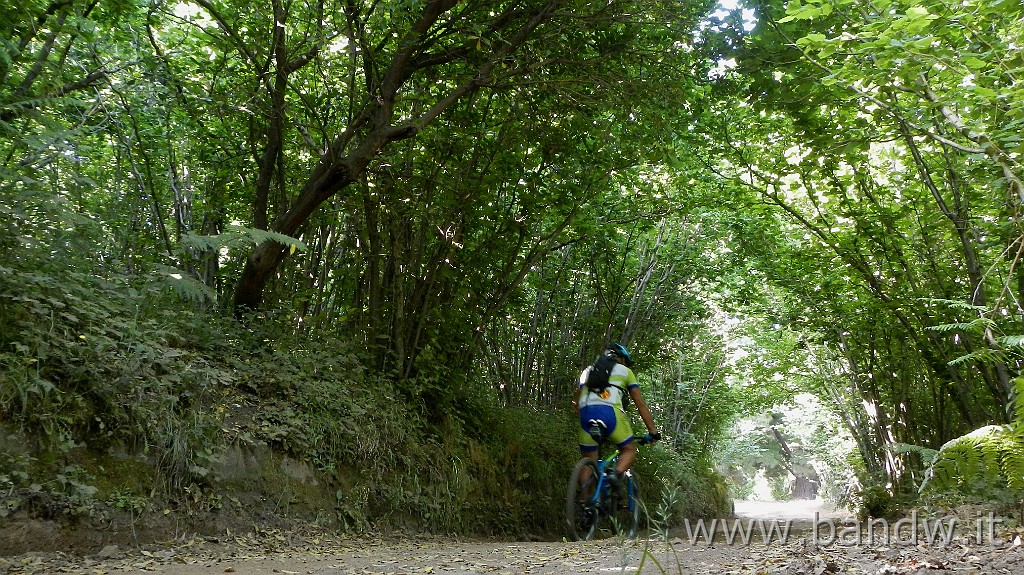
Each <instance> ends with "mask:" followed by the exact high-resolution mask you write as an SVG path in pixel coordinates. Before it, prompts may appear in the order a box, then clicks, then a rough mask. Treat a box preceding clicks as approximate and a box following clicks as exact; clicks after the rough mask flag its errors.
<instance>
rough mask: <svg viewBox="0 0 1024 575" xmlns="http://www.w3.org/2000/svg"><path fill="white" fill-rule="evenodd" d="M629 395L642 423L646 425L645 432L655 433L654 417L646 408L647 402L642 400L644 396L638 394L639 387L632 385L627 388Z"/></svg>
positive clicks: (656, 428) (656, 430) (656, 429)
mask: <svg viewBox="0 0 1024 575" xmlns="http://www.w3.org/2000/svg"><path fill="white" fill-rule="evenodd" d="M629 397H630V399H632V400H633V403H634V404H636V410H637V413H639V414H640V419H643V420H644V425H646V426H647V432H648V433H650V434H652V435H653V434H655V433H657V432H658V427H657V426H656V425H654V418H653V417H651V410H650V409H648V408H647V402H645V401H644V396H643V395H641V394H640V388H639V387H636V386H633V387H630V388H629Z"/></svg>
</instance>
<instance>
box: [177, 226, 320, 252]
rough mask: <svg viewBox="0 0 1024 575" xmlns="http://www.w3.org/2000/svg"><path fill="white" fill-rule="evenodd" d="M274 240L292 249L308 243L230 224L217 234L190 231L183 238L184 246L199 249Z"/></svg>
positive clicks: (297, 249)
mask: <svg viewBox="0 0 1024 575" xmlns="http://www.w3.org/2000/svg"><path fill="white" fill-rule="evenodd" d="M267 240H273V241H275V242H277V243H279V244H281V245H285V246H288V247H289V248H290V249H291V251H293V252H294V251H300V252H301V251H305V250H306V244H305V243H303V242H302V241H300V240H297V239H295V238H293V237H291V236H286V235H284V234H280V233H277V232H271V231H267V230H259V229H256V228H246V227H243V226H236V225H230V226H228V227H227V229H226V230H224V233H221V234H218V235H215V236H201V235H198V234H193V233H189V234H186V235H185V236H183V237H182V238H181V245H182V247H186V248H194V249H197V250H199V251H216V250H219V249H221V248H245V247H250V246H254V245H256V244H261V243H263V242H265V241H267Z"/></svg>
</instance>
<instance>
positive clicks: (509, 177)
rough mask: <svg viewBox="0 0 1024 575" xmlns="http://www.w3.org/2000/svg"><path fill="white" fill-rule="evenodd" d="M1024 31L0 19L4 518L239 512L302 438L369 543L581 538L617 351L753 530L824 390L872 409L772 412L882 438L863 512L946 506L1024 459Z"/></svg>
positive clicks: (700, 502) (750, 11)
mask: <svg viewBox="0 0 1024 575" xmlns="http://www.w3.org/2000/svg"><path fill="white" fill-rule="evenodd" d="M1022 16H1024V14H1022V8H1021V6H1020V4H1019V2H1013V1H1011V0H1002V1H990V2H972V1H967V2H962V3H960V4H959V5H956V6H950V5H947V4H946V3H944V2H940V1H938V0H923V1H910V0H880V1H877V2H873V3H868V4H864V3H861V2H853V1H852V0H812V1H810V2H801V1H794V2H789V3H786V4H782V3H780V2H775V1H765V2H761V1H757V2H751V3H750V4H749V5H745V6H740V7H739V8H737V9H735V10H725V9H720V8H716V7H715V6H712V5H711V4H710V3H708V2H704V1H693V2H683V3H679V2H664V1H661V0H644V1H634V0H614V1H611V2H590V1H588V0H547V1H538V0H508V1H503V2H498V3H483V2H462V3H457V2H453V1H449V0H418V1H411V2H405V1H403V2H397V1H384V2H344V3H339V2H334V1H333V0H316V1H313V2H305V3H292V2H282V1H280V0H273V1H272V2H270V3H269V4H266V3H255V2H248V3H247V2H245V1H242V0H230V1H225V0H194V1H192V2H177V1H155V2H135V1H133V0H121V1H118V2H107V3H97V2H93V1H91V0H69V1H64V2H52V3H48V2H44V1H40V0H28V1H27V2H24V3H22V5H21V9H20V10H19V11H17V12H16V13H15V12H11V13H9V14H8V13H5V14H4V15H3V17H2V19H0V133H2V135H3V137H2V138H0V222H2V224H3V225H2V226H0V431H2V432H3V433H2V434H0V435H2V438H0V489H3V490H5V491H6V492H8V493H11V494H15V493H16V494H18V496H17V497H13V496H12V497H10V498H8V499H7V500H6V501H5V504H4V505H5V507H3V508H0V513H4V514H5V515H6V514H9V513H12V512H18V511H33V510H34V512H40V513H41V512H42V511H41V510H43V509H48V510H49V511H47V513H50V514H56V513H58V512H59V510H61V509H63V510H64V511H65V512H67V510H79V511H76V513H79V512H84V511H81V510H83V509H87V508H88V507H89V506H88V503H89V502H90V501H92V502H94V503H95V502H106V503H108V504H109V505H112V506H114V507H124V506H128V507H131V508H133V509H134V508H135V507H138V506H145V505H146V501H147V498H148V497H149V496H150V495H151V494H156V493H158V492H159V493H161V494H162V495H163V496H166V497H167V498H169V500H171V501H174V502H176V504H178V505H180V506H181V508H183V509H186V508H189V509H191V508H194V507H196V506H199V507H204V506H205V507H207V508H217V507H218V506H220V505H221V504H222V503H223V501H221V500H220V499H218V498H219V497H221V496H222V493H221V491H220V490H221V489H223V488H224V487H225V485H226V481H227V479H225V473H226V472H225V466H226V463H225V462H226V461H228V460H232V458H234V457H236V456H237V455H238V453H241V452H240V451H238V450H239V449H241V450H243V451H244V450H245V449H257V448H270V449H271V450H272V451H273V452H274V453H275V454H278V455H280V456H286V457H288V458H290V459H289V460H294V461H299V462H301V464H302V465H306V466H308V467H309V468H310V469H312V470H313V471H314V472H315V473H316V474H318V476H321V477H324V478H326V482H327V485H328V486H329V494H330V495H331V497H333V500H331V501H329V502H328V503H327V505H329V506H330V507H331V513H330V514H329V515H330V516H331V519H333V520H337V521H339V522H341V523H343V524H346V525H348V526H349V527H352V528H365V527H366V526H367V525H369V524H371V523H373V522H375V521H387V522H391V523H394V524H402V523H406V522H409V523H415V524H416V525H421V526H422V525H429V526H432V527H434V528H436V529H441V530H473V531H491V530H496V531H497V530H504V531H506V532H514V531H521V532H525V531H529V530H540V529H553V528H554V525H556V524H557V516H558V515H559V512H558V500H559V497H560V496H559V495H557V492H558V491H560V490H561V489H562V488H563V486H562V485H561V482H563V481H564V479H565V477H566V476H567V473H568V469H569V467H570V466H571V464H572V462H573V459H574V458H575V456H576V454H575V447H574V445H573V444H572V429H573V422H572V421H571V414H570V411H569V409H568V407H569V398H570V396H571V394H572V392H573V385H574V383H575V381H576V379H577V376H578V374H579V371H580V370H581V369H582V368H583V367H584V366H586V365H587V364H589V363H590V361H591V360H592V358H593V356H594V355H595V354H596V353H597V352H599V351H600V349H601V347H602V346H603V345H604V343H605V342H606V341H608V340H619V341H622V342H623V343H625V344H626V345H627V346H628V347H629V348H630V349H631V350H633V351H634V354H635V355H636V357H637V372H638V373H639V375H640V379H641V384H642V388H643V389H644V391H645V394H646V395H647V397H648V401H649V403H650V404H651V406H652V408H653V410H654V413H655V418H656V420H657V421H658V423H659V425H660V426H661V427H662V430H663V431H664V432H665V435H666V437H667V439H668V440H667V441H666V442H664V444H662V445H660V446H657V447H656V448H652V449H650V450H648V451H647V454H648V456H645V457H644V460H643V461H642V462H641V463H640V464H639V465H638V469H639V470H640V471H641V473H642V481H641V483H642V484H643V485H645V486H646V487H647V488H648V489H649V490H650V491H649V498H650V499H652V500H658V499H660V498H661V495H662V494H665V495H666V497H668V498H669V499H671V500H673V501H679V502H680V503H679V504H678V505H677V507H676V509H675V512H676V513H677V514H698V513H712V512H715V511H718V510H722V509H724V508H725V507H726V501H725V494H724V492H723V491H722V486H723V484H724V483H723V481H724V480H723V478H722V477H720V476H718V475H717V474H715V473H714V472H710V471H709V468H711V467H713V466H714V465H715V464H716V463H724V464H728V463H736V461H732V462H728V461H726V462H723V461H722V460H721V458H722V457H723V456H729V454H732V455H733V456H735V457H740V456H739V455H736V454H737V453H738V451H737V450H738V449H740V450H741V448H742V447H743V446H742V442H741V443H735V442H734V443H732V444H729V443H728V442H729V440H730V437H729V436H730V434H731V433H732V431H731V430H732V429H734V428H733V427H732V424H733V423H734V422H735V421H736V420H738V419H739V418H741V417H745V416H754V417H756V416H758V415H764V414H768V413H772V412H773V411H774V412H775V413H779V412H780V410H788V409H789V408H788V407H785V408H783V407H780V406H784V405H787V404H788V403H787V402H789V401H790V400H792V399H793V398H794V397H796V396H797V395H798V394H800V393H811V394H813V395H815V396H816V397H817V398H818V400H819V401H820V402H821V404H822V405H824V406H826V407H825V408H826V409H828V410H830V415H831V416H834V418H835V419H831V418H827V419H826V418H821V420H820V421H817V422H816V423H815V425H811V424H808V425H809V426H810V427H811V428H813V429H814V431H813V432H808V433H805V434H803V436H801V437H802V439H799V440H798V436H800V433H802V432H801V430H799V429H796V428H795V427H793V426H792V425H791V424H790V423H787V421H786V419H785V418H782V419H778V418H777V420H776V421H774V422H773V423H771V424H770V425H767V426H766V427H764V429H772V430H774V431H773V436H774V437H775V438H776V439H777V440H778V439H779V438H785V437H788V438H789V440H790V441H791V442H797V443H799V442H803V443H806V444H807V445H811V444H815V446H814V448H815V449H817V450H819V451H821V450H825V449H829V447H826V446H825V445H826V443H827V442H826V441H825V440H826V438H827V437H828V436H829V433H828V429H825V428H822V427H821V426H826V427H827V428H829V429H832V430H833V431H834V428H835V427H836V426H842V427H843V428H845V432H846V433H848V434H849V436H850V437H851V438H852V441H853V444H854V445H855V446H856V453H850V454H847V453H843V454H835V455H836V456H835V457H834V458H832V459H830V460H829V461H828V466H829V467H830V470H824V469H815V470H814V471H815V473H817V475H818V480H820V481H826V482H829V483H830V485H829V486H828V491H829V492H832V493H850V492H852V491H857V490H861V491H863V492H868V491H869V490H874V491H871V492H872V493H878V492H879V490H880V492H881V493H882V494H884V497H883V498H885V497H889V498H891V497H894V496H898V495H900V494H905V493H916V491H917V489H916V488H917V487H918V486H920V484H921V483H922V482H923V481H924V480H925V478H926V477H936V475H935V474H936V473H937V472H939V471H943V472H946V471H948V470H949V469H952V468H951V467H949V465H950V464H947V463H943V462H944V461H946V459H941V458H940V459H934V460H933V459H932V458H930V456H931V455H934V454H935V453H943V452H944V453H946V454H949V455H951V454H953V453H954V451H955V450H953V449H952V448H949V447H947V448H946V449H945V450H943V451H938V450H939V448H940V447H941V446H942V445H944V444H947V442H949V441H950V440H953V439H955V438H958V437H974V436H970V435H968V434H970V433H971V432H972V431H973V430H975V429H979V428H983V429H984V428H986V426H990V425H996V426H1009V427H998V429H1000V430H1004V431H1005V433H1006V434H1007V435H1003V436H1000V437H1002V438H1006V437H1009V438H1017V433H1018V432H1017V431H1016V430H1017V428H1018V426H1019V417H1017V418H1016V419H1015V418H1014V415H1013V414H1014V413H1015V412H1014V411H1013V408H1014V398H1015V394H1016V390H1015V389H1014V385H1013V381H1014V379H1015V378H1016V377H1018V376H1019V375H1020V373H1019V371H1020V369H1019V361H1020V351H1021V350H1020V348H1021V345H1022V342H1024V338H1022V337H1021V336H1020V334H1022V333H1024V325H1022V319H1021V318H1022V312H1024V309H1022V307H1021V305H1020V301H1021V298H1022V297H1024V270H1021V267H1020V265H1019V255H1020V253H1021V246H1022V245H1024V243H1022V238H1024V232H1022V230H1021V228H1020V216H1021V205H1022V203H1024V187H1022V184H1021V179H1022V175H1021V172H1022V169H1021V166H1020V153H1021V152H1022V149H1021V146H1022V144H1021V140H1020V137H1019V133H1020V126H1021V122H1022V121H1024V118H1022V117H1021V114H1022V110H1024V105H1022V94H1021V85H1020V82H1019V77H1020V74H1021V72H1022V68H1024V56H1021V51H1020V50H1019V46H1020V43H1021V41H1022V36H1024V29H1022V24H1021V22H1022V21H1024V18H1022ZM836 422H839V423H836ZM787 425H789V426H790V427H788V428H787V427H786V426H787ZM1006 430H1009V431H1006ZM776 432H777V435H776V434H775V433H776ZM835 435H837V434H835V433H833V434H832V436H833V437H834V436H835ZM26 438H30V441H27V443H26ZM1000 441H1002V440H1000ZM777 443H779V442H778V441H777ZM779 445H782V443H779ZM1003 445H1005V442H1004V443H1003ZM908 446H913V447H908ZM748 447H749V446H748ZM1013 449H1015V447H1011V448H1010V451H1009V453H1011V454H1012V453H1014V451H1013ZM1000 453H1003V455H1001V456H1000V459H999V460H998V461H999V462H1000V465H1001V466H1000V465H997V466H996V467H997V468H998V471H999V472H1000V473H1003V474H1005V475H1007V477H1005V478H1004V479H1005V481H1003V482H1002V483H1000V484H999V485H1001V486H1003V485H1006V486H1009V487H1011V488H1016V487H1019V485H1020V481H1019V480H1020V478H1019V477H1018V476H1017V475H1016V473H1017V471H1018V466H1017V463H1016V459H1014V458H1013V456H1011V455H1007V454H1006V453H1004V452H1002V451H1001V452H1000ZM748 455H749V452H748ZM239 457H241V456H239ZM798 457H799V454H798ZM96 458H99V459H100V460H102V464H96V460H97V459H96ZM111 458H114V459H111ZM947 459H948V458H947ZM90 462H92V463H91V464H90ZM132 462H134V463H132ZM139 462H142V463H145V465H141V466H136V467H138V468H139V469H137V470H136V471H137V472H136V473H132V474H124V473H122V472H123V471H124V467H125V466H133V465H135V463H139ZM748 463H749V461H748ZM930 463H934V464H935V465H937V466H938V467H935V466H932V468H931V471H930V472H929V471H928V468H929V464H930ZM760 464H761V465H762V467H768V468H770V467H772V466H773V465H774V467H775V472H778V474H779V475H780V476H781V475H786V474H789V475H793V476H799V475H800V473H803V474H804V476H805V479H808V480H810V479H811V475H810V472H811V469H810V468H809V467H808V466H809V465H810V464H809V463H808V461H802V462H801V461H796V460H793V459H790V460H787V461H780V460H775V461H768V460H767V459H765V460H762V461H761V462H760ZM842 465H850V466H852V468H853V469H854V471H855V472H856V473H855V476H856V477H855V481H851V482H850V484H849V485H841V484H839V483H840V482H839V478H842V477H846V476H848V474H845V473H839V472H835V469H831V468H834V467H838V466H842ZM787 466H788V467H787ZM725 467H728V466H727V465H725ZM812 467H813V466H812ZM143 469H144V470H143ZM734 469H735V466H734ZM971 469H973V468H971ZM827 471H831V472H827ZM227 475H230V474H227ZM119 476H132V477H134V479H133V480H132V481H128V482H122V483H119V482H118V481H119V479H118V477H119ZM43 477H58V478H59V479H57V480H52V479H45V480H44V479H41V478H43ZM933 483H934V482H933ZM249 487H250V488H251V487H252V486H251V485H250V486H249ZM264 487H267V486H264ZM681 491H685V493H684V494H683V496H682V497H679V495H680V492H681ZM310 499H311V500H312V499H314V498H313V496H312V495H310ZM861 500H863V497H862V498H861ZM453 502H458V504H457V505H456V504H453ZM290 505H291V503H290V502H286V501H282V502H280V506H281V507H285V508H288V507H289V506H290ZM310 505H311V507H313V508H317V507H318V506H322V502H320V503H315V504H313V503H311V504H310Z"/></svg>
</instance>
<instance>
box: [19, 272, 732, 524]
mask: <svg viewBox="0 0 1024 575" xmlns="http://www.w3.org/2000/svg"><path fill="white" fill-rule="evenodd" d="M0 268H2V269H0V271H2V272H3V273H2V274H0V490H3V491H4V492H5V493H6V494H7V495H8V497H7V498H5V500H4V503H3V505H2V506H0V516H2V517H10V516H17V515H18V514H22V515H29V516H36V517H44V518H51V519H52V518H76V517H93V518H96V517H102V516H104V514H106V513H108V512H112V511H114V510H118V509H121V510H128V511H130V512H131V513H133V514H139V513H144V512H147V511H148V512H152V513H166V512H168V510H178V511H188V512H193V511H197V510H202V511H207V512H217V511H218V510H220V509H222V507H223V506H224V505H225V504H227V502H231V501H237V499H236V497H235V496H236V495H238V494H237V493H233V492H232V491H231V490H232V489H238V488H240V486H238V485H229V484H228V483H225V482H222V481H219V480H218V471H217V470H218V469H221V468H222V467H223V465H224V464H225V458H226V457H227V455H226V454H227V453H228V452H229V450H232V449H236V450H237V449H243V450H244V449H249V450H253V449H268V450H270V451H272V452H275V453H279V454H283V455H285V456H287V457H290V458H292V459H293V460H295V461H299V462H301V463H302V464H305V465H308V466H310V468H311V469H313V470H315V473H316V474H317V476H318V477H319V478H320V479H318V481H319V482H320V483H322V484H323V487H324V488H326V489H330V490H331V492H333V508H331V509H318V510H317V514H318V516H319V517H321V518H325V519H326V520H328V521H329V522H331V523H333V524H336V525H339V526H340V527H341V528H344V529H349V530H367V529H373V528H381V527H399V528H406V529H414V530H422V531H430V532H434V533H452V534H459V533H462V534H465V533H474V534H506V535H519V536H525V535H528V534H545V535H550V536H560V535H561V530H562V524H563V521H564V519H563V514H564V509H563V500H564V490H565V485H566V481H567V478H568V475H569V472H570V470H571V467H572V465H573V464H574V463H575V461H576V459H577V458H578V457H579V454H578V451H577V446H576V443H575V435H576V432H575V428H576V425H577V424H576V422H575V421H574V420H573V417H572V415H571V412H570V411H569V410H565V411H563V412H558V413H553V412H548V411H541V410H536V409H532V408H530V407H528V406H521V407H513V408H509V407H502V406H500V405H499V404H498V402H497V399H496V398H495V397H493V396H492V395H490V394H489V393H488V392H487V391H486V389H485V388H484V386H476V387H470V386H468V385H466V384H465V383H463V382H465V381H468V380H469V378H464V379H463V380H461V381H460V382H458V385H456V384H454V383H449V384H450V385H456V387H455V388H454V389H449V390H447V391H446V393H447V394H448V396H447V397H446V400H445V401H446V402H447V403H446V406H449V407H450V408H449V409H446V410H440V412H441V414H442V415H441V417H438V412H439V410H438V409H434V407H436V406H430V405H426V404H425V403H424V402H423V400H422V399H420V400H417V398H416V397H415V396H412V397H410V395H409V393H408V389H409V386H403V385H402V383H401V382H396V381H394V380H393V379H392V378H390V377H388V376H387V375H386V374H382V373H377V372H374V371H372V370H369V369H367V368H366V367H365V365H366V364H367V363H368V362H367V361H366V360H365V358H364V357H362V356H361V355H360V353H359V352H358V351H356V350H357V349H358V348H357V347H355V346H352V345H350V344H349V342H347V341H346V339H345V337H344V334H340V333H339V334H330V333H317V334H316V337H313V336H309V335H305V334H301V333H295V332H294V331H292V330H290V329H289V328H287V327H286V326H284V325H281V324H278V323H276V322H275V321H274V319H273V318H269V317H262V318H252V320H251V321H249V322H248V323H246V324H239V323H236V322H235V321H234V320H231V319H227V318H224V317H222V316H220V315H219V314H218V313H217V312H216V310H211V309H204V308H203V307H202V306H198V305H194V304H193V303H190V302H188V301H186V300H182V299H180V298H179V296H178V295H176V294H175V293H174V292H172V291H170V290H169V289H168V287H167V285H166V283H165V282H162V281H160V277H159V274H160V273H162V272H159V273H156V275H150V276H148V277H147V276H145V275H144V274H143V275H140V274H139V273H135V274H131V275H129V274H122V273H118V272H116V271H112V270H111V269H101V268H100V267H99V266H97V268H96V269H92V270H88V271H82V269H81V267H78V266H76V267H75V268H70V267H62V265H61V264H60V262H59V261H58V260H54V261H47V260H38V259H36V260H32V259H30V258H28V257H24V258H21V259H18V260H14V261H5V262H0ZM243 325H246V326H248V327H243ZM449 376H450V374H446V373H442V372H438V373H432V372H431V371H430V368H429V366H426V367H425V368H423V369H421V371H420V373H419V374H418V377H419V378H421V380H423V381H434V383H432V384H431V385H434V386H435V387H438V386H439V385H440V384H441V383H444V382H446V381H449V382H450V380H449V379H448V378H449ZM26 439H28V440H29V441H27V442H26V441H25V440H26ZM698 468H699V465H697V464H696V462H692V461H687V460H686V459H685V458H683V457H681V456H679V455H678V454H676V453H674V452H673V451H671V450H669V449H664V448H662V447H654V448H652V449H649V450H647V451H646V453H645V454H644V455H643V456H642V457H641V459H640V462H639V464H638V466H637V471H638V474H639V475H640V478H641V482H642V483H641V484H642V485H644V486H645V490H646V491H645V493H644V496H645V497H651V498H652V499H651V500H657V499H658V498H659V497H660V494H661V492H662V491H663V490H665V489H667V488H676V486H682V487H681V489H683V490H684V491H685V496H684V497H683V498H682V500H685V501H687V504H686V505H687V507H680V508H679V509H677V510H676V512H677V513H678V514H679V515H680V516H683V515H687V514H692V513H694V510H695V509H701V510H704V512H706V510H707V509H712V508H721V507H722V505H723V499H722V498H723V497H724V491H722V490H721V489H720V487H719V486H720V484H721V482H720V481H718V480H717V479H715V478H713V477H711V476H710V475H709V474H707V473H704V474H701V473H699V472H698ZM252 485H253V484H252V483H249V484H247V486H246V485H243V486H241V488H243V489H244V488H248V487H251V486H252ZM264 487H265V488H266V489H268V490H273V489H279V486H273V485H270V486H264ZM282 501H284V499H283V498H282ZM278 511H279V512H284V513H287V512H288V511H289V509H288V508H287V506H284V507H281V509H278ZM700 512H701V511H698V513H700Z"/></svg>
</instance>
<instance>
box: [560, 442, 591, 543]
mask: <svg viewBox="0 0 1024 575" xmlns="http://www.w3.org/2000/svg"><path fill="white" fill-rule="evenodd" d="M597 479H598V477H597V464H595V463H594V461H593V460H592V459H590V458H587V457H584V458H582V459H580V460H579V461H578V462H576V467H575V468H573V470H572V474H571V475H570V476H569V486H568V489H567V493H566V496H565V518H566V520H567V522H568V524H569V536H570V537H571V538H572V539H573V540H574V541H590V540H591V539H593V538H594V532H595V531H597V521H598V519H599V513H598V509H597V504H596V498H595V497H594V488H595V487H596V486H597Z"/></svg>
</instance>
